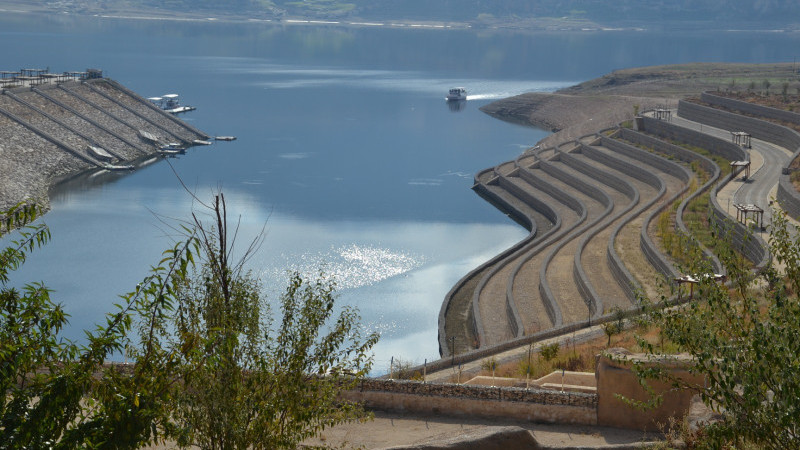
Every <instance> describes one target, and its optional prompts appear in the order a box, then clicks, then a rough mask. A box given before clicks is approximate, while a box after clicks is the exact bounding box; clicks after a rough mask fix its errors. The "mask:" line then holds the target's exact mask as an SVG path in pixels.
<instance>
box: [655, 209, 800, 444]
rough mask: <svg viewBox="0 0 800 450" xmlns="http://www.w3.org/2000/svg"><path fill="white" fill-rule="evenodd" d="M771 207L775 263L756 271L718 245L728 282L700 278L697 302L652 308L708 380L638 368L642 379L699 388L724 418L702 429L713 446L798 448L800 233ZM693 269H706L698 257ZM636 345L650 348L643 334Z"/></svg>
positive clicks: (663, 329) (658, 322)
mask: <svg viewBox="0 0 800 450" xmlns="http://www.w3.org/2000/svg"><path fill="white" fill-rule="evenodd" d="M789 227H790V225H789V224H788V223H787V220H786V217H785V214H783V213H779V212H776V213H775V214H773V223H772V232H771V236H770V239H769V247H770V250H771V252H772V255H773V258H774V265H773V266H772V267H771V268H769V269H767V270H765V271H764V272H762V273H761V274H759V275H758V276H757V277H755V278H754V277H753V276H752V274H751V272H750V271H749V269H748V267H747V266H746V265H745V264H744V262H743V261H742V258H741V256H740V255H739V254H737V253H736V252H735V251H734V249H733V248H732V247H731V245H727V246H725V245H722V246H719V247H718V248H717V251H718V252H719V257H720V260H721V261H722V262H723V264H724V265H725V267H726V269H727V271H728V277H729V280H730V287H727V286H725V285H723V284H720V283H717V282H715V281H713V280H712V278H711V277H701V279H700V283H698V285H697V286H696V287H695V299H696V301H694V302H692V303H690V304H688V305H686V306H684V307H680V308H673V309H665V310H660V311H656V312H654V313H653V316H652V317H653V319H654V322H655V324H656V325H658V326H660V327H661V332H662V334H663V336H664V337H665V338H666V339H668V340H670V341H671V342H673V343H674V344H675V345H677V346H678V348H679V349H680V351H684V352H688V353H689V354H691V355H692V357H693V359H694V363H693V365H692V366H691V371H692V372H693V373H695V374H701V375H703V376H704V378H705V379H706V382H705V386H694V385H688V384H686V383H684V382H682V381H681V380H678V379H671V378H670V377H669V375H668V374H667V373H666V372H663V371H660V370H658V369H642V368H639V374H640V376H641V378H642V379H643V381H646V380H647V379H649V378H660V379H664V380H669V381H671V382H672V383H673V384H674V385H675V386H676V387H678V388H683V389H692V390H694V391H696V392H697V393H698V394H699V395H700V397H701V398H702V400H703V401H704V402H705V404H706V405H708V406H709V407H711V408H713V409H714V410H715V411H717V412H720V413H721V414H722V420H721V421H718V422H716V423H713V424H711V425H710V426H708V427H707V428H706V429H705V430H704V433H703V438H704V439H705V444H706V445H709V446H711V447H714V448H719V447H740V446H741V445H743V444H745V443H750V444H752V445H755V446H756V447H758V448H775V449H778V448H796V447H797V442H798V439H800V400H798V399H800V338H799V337H800V297H798V288H800V237H798V236H800V233H798V232H797V231H798V230H794V232H791V231H790V230H789ZM690 269H694V271H693V272H691V273H708V272H710V267H708V263H707V262H704V261H695V262H694V267H691V268H690ZM639 343H640V345H641V346H642V347H643V348H645V349H646V351H647V352H648V353H649V354H651V355H653V356H656V355H655V351H654V350H655V349H654V347H653V346H652V345H650V344H649V343H648V342H646V341H645V340H640V342H639Z"/></svg>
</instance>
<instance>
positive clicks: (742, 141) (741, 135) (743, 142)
mask: <svg viewBox="0 0 800 450" xmlns="http://www.w3.org/2000/svg"><path fill="white" fill-rule="evenodd" d="M731 140H732V141H733V143H734V144H736V145H739V146H741V147H744V148H750V133H746V132H744V131H731Z"/></svg>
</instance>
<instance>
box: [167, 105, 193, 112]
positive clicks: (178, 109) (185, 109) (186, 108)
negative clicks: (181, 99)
mask: <svg viewBox="0 0 800 450" xmlns="http://www.w3.org/2000/svg"><path fill="white" fill-rule="evenodd" d="M195 109H197V108H195V107H194V106H178V107H175V108H172V109H165V110H164V111H166V112H168V113H170V114H178V113H184V112H188V111H194V110H195Z"/></svg>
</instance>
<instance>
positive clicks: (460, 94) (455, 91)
mask: <svg viewBox="0 0 800 450" xmlns="http://www.w3.org/2000/svg"><path fill="white" fill-rule="evenodd" d="M445 99H446V100H447V101H448V102H452V101H458V100H466V99H467V89H466V88H463V87H454V88H451V89H450V91H449V92H448V93H447V97H445Z"/></svg>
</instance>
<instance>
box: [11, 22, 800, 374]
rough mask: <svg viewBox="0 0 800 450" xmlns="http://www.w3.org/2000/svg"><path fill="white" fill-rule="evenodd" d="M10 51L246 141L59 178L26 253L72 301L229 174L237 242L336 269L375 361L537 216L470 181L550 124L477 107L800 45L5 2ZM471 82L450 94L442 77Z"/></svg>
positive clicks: (279, 286) (409, 344)
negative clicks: (187, 18)
mask: <svg viewBox="0 0 800 450" xmlns="http://www.w3.org/2000/svg"><path fill="white" fill-rule="evenodd" d="M0 38H1V39H2V41H3V42H6V43H8V42H13V45H3V46H2V48H0V56H2V58H0V60H2V62H3V66H4V67H2V69H1V70H17V69H19V68H23V67H25V68H27V67H42V68H43V67H49V68H50V69H51V71H53V72H62V71H72V70H84V69H86V68H89V67H92V68H100V69H102V70H103V71H104V73H105V75H106V76H108V77H111V78H114V79H116V80H117V81H119V82H121V83H123V84H124V85H126V86H128V87H129V88H131V89H133V90H134V91H136V92H138V93H139V94H141V95H143V96H146V97H149V96H159V95H163V94H167V93H178V94H180V95H181V99H182V101H183V103H184V104H189V105H193V106H196V107H197V108H198V109H197V111H194V112H190V113H188V114H185V115H183V116H181V117H182V118H183V119H184V120H186V121H187V122H189V123H191V124H192V125H194V126H196V127H197V128H199V129H201V130H203V131H205V132H207V133H209V134H211V135H235V136H237V137H238V140H237V141H235V142H220V143H216V144H214V145H212V146H210V147H195V148H193V149H191V150H190V151H188V152H187V154H186V155H183V156H181V157H180V158H174V159H171V160H170V162H171V166H170V165H168V164H167V163H165V162H163V161H162V162H158V163H156V164H152V165H149V166H147V167H145V168H142V169H140V170H137V171H136V172H134V173H132V174H130V175H126V176H122V177H119V178H117V179H115V180H113V181H110V182H109V181H106V182H103V183H95V182H92V180H90V179H81V180H79V181H76V182H73V183H67V184H66V185H65V186H63V187H62V188H60V189H58V190H56V191H55V192H54V193H53V197H52V211H51V212H50V213H48V214H47V216H46V217H45V219H46V222H47V223H48V225H50V227H51V230H52V233H53V241H52V242H51V243H50V244H48V245H47V246H46V247H45V248H44V249H42V250H40V251H38V252H37V253H35V254H34V255H33V257H31V258H30V259H29V261H28V263H27V264H26V265H25V267H24V268H23V269H22V270H21V271H19V272H18V275H17V283H19V284H22V283H24V282H28V281H39V280H43V281H45V282H46V284H47V285H48V286H49V287H51V288H52V289H54V290H55V293H54V294H53V297H54V298H55V299H56V300H57V301H59V302H62V303H63V304H64V305H65V306H66V309H67V311H68V312H69V313H70V314H71V315H72V318H71V326H70V328H69V329H68V330H67V331H66V335H67V336H68V337H70V338H76V339H79V338H80V337H81V336H82V332H81V330H82V329H85V328H88V327H91V326H92V324H94V323H98V322H99V321H101V320H102V318H103V314H104V313H105V312H108V311H111V310H112V304H113V303H114V302H116V301H118V298H117V296H118V295H119V294H122V293H125V292H128V291H130V290H132V289H133V288H134V287H135V285H136V283H137V282H138V281H140V280H141V279H142V278H143V277H145V276H146V275H147V271H148V268H149V267H150V266H151V265H152V264H155V263H156V262H157V261H158V260H159V259H160V254H161V252H162V251H163V250H164V249H165V248H167V247H168V246H169V245H170V243H171V242H173V240H174V239H175V238H176V236H175V233H174V232H173V231H172V230H170V228H169V227H168V226H167V225H166V224H165V223H164V222H166V223H167V224H169V223H172V224H174V223H175V220H178V219H186V218H187V217H189V214H190V212H191V211H192V209H193V207H194V208H195V209H197V205H196V204H195V205H193V203H192V199H191V196H190V195H188V194H187V193H186V191H184V190H183V188H182V187H181V185H180V183H179V181H178V179H177V177H176V175H175V174H174V173H173V169H174V171H175V172H177V174H178V175H179V176H180V178H181V179H182V180H183V182H184V183H185V184H186V185H187V186H189V188H191V189H192V190H193V191H194V192H195V193H196V194H197V195H198V197H199V198H200V199H202V200H209V199H210V198H211V195H212V194H214V193H215V192H218V191H219V190H222V191H223V192H224V194H225V197H226V199H227V201H228V206H229V210H230V213H231V217H233V218H235V217H238V216H241V227H240V242H241V243H242V246H241V247H242V248H244V246H245V245H244V244H245V243H246V241H247V240H248V239H249V238H252V237H254V236H255V235H256V234H257V233H258V232H259V231H260V230H261V228H262V227H263V226H264V224H266V230H267V236H266V240H265V241H264V245H263V247H262V248H261V251H260V252H259V253H258V255H257V256H256V257H255V258H254V259H253V260H252V262H251V268H252V270H253V271H254V272H256V273H257V274H259V275H260V276H261V277H262V279H263V280H264V284H265V287H266V288H267V291H268V295H270V296H271V298H273V299H274V298H275V297H276V296H277V295H279V294H280V292H281V291H282V290H283V287H284V283H285V280H286V272H287V270H290V269H294V270H299V271H301V272H302V273H305V274H309V275H313V274H315V273H317V272H318V271H319V270H320V269H321V270H324V271H326V272H327V273H330V274H332V275H333V276H335V277H336V279H337V280H338V284H339V293H340V303H341V304H349V305H354V306H356V307H358V308H359V310H360V312H361V315H362V318H363V321H364V324H365V326H366V327H367V328H368V329H370V330H377V331H380V332H381V334H382V337H381V341H380V343H379V344H378V346H377V347H376V348H375V353H376V359H375V370H376V372H384V371H386V370H387V369H388V364H389V360H390V358H391V357H392V356H394V357H395V358H401V359H403V360H406V361H411V362H417V363H421V362H422V361H423V360H424V359H428V360H432V359H436V358H438V344H437V341H436V335H437V329H436V326H437V315H438V312H439V309H440V307H441V303H442V300H443V298H444V296H445V294H446V293H447V291H448V290H449V289H450V288H451V287H452V286H453V284H454V283H456V282H457V281H458V280H459V279H460V278H461V277H462V276H463V275H464V274H466V273H467V272H468V271H469V270H471V269H472V268H474V267H475V266H477V265H479V264H480V263H481V262H483V261H485V260H486V259H488V258H490V257H491V256H493V255H494V254H496V253H498V252H499V251H501V250H502V249H503V248H505V247H507V246H509V245H511V244H512V243H514V242H516V241H517V240H519V239H521V238H522V237H523V236H524V235H525V230H523V229H522V228H521V227H519V226H518V225H516V224H515V223H513V222H511V221H510V220H509V219H508V218H507V217H505V216H504V215H503V214H501V213H500V212H498V211H497V210H495V209H494V208H493V207H492V206H490V205H489V204H487V203H486V202H484V201H483V200H481V199H480V198H479V197H478V196H477V195H475V194H474V193H473V192H472V191H471V190H470V187H471V185H472V176H473V174H474V173H475V172H477V171H478V170H481V169H483V168H485V167H489V166H492V165H495V164H497V163H499V162H502V161H505V160H508V159H511V158H513V157H515V156H516V155H518V154H519V153H521V152H522V151H523V150H524V149H525V148H527V147H530V146H533V145H534V144H535V143H536V142H537V141H538V140H540V139H541V138H543V137H544V136H546V135H547V132H546V131H543V130H537V129H535V128H531V127H523V126H519V125H513V124H509V123H505V122H501V121H498V120H495V119H492V118H490V117H489V116H487V115H485V114H483V113H481V112H480V111H479V110H478V107H480V106H481V105H484V104H486V103H489V102H491V101H493V100H496V99H500V98H503V97H507V96H510V95H515V94H519V93H523V92H529V91H552V90H555V89H558V88H561V87H566V86H569V85H572V84H575V83H578V82H581V81H585V80H588V79H591V78H594V77H597V76H600V75H603V74H605V73H608V72H610V71H612V70H614V69H618V68H625V67H632V66H644V65H655V64H671V63H680V62H697V61H709V62H711V61H730V62H778V61H792V60H793V58H795V57H796V56H797V53H798V50H797V49H798V48H800V46H798V43H800V34H798V33H736V32H730V33H722V34H702V33H700V34H685V33H684V34H682V35H675V36H673V35H667V34H661V33H648V32H603V33H600V32H592V33H563V34H559V33H552V34H545V33H539V34H521V33H505V32H491V31H470V30H442V29H420V28H414V29H397V28H389V27H345V26H317V25H314V26H312V25H277V24H268V23H223V22H216V21H208V22H182V21H181V22H179V21H162V20H121V19H114V18H102V17H74V16H68V15H64V16H52V17H41V16H33V15H25V14H15V13H3V15H2V17H0ZM452 86H466V87H467V89H468V90H469V95H470V97H469V101H468V102H467V103H466V104H465V105H464V108H463V109H461V110H457V111H453V110H451V108H450V107H448V105H447V104H446V103H445V102H444V100H443V97H444V95H445V94H446V92H447V89H448V88H449V87H452Z"/></svg>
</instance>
